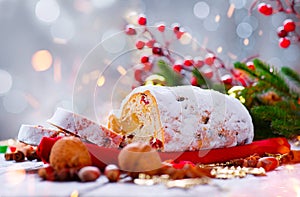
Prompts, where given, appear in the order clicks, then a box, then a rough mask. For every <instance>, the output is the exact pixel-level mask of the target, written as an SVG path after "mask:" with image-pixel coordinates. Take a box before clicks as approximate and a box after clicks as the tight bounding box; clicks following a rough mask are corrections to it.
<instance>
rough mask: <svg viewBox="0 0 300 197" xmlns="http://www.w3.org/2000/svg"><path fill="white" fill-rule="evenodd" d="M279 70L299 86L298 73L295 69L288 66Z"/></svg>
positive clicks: (299, 76) (299, 77)
mask: <svg viewBox="0 0 300 197" xmlns="http://www.w3.org/2000/svg"><path fill="white" fill-rule="evenodd" d="M281 72H282V73H283V74H284V75H285V76H286V77H288V78H289V79H290V80H291V81H293V82H294V83H296V85H297V86H300V75H299V74H298V73H297V72H296V71H294V70H292V69H291V68H289V67H282V68H281Z"/></svg>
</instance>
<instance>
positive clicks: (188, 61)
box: [183, 57, 194, 66]
mask: <svg viewBox="0 0 300 197" xmlns="http://www.w3.org/2000/svg"><path fill="white" fill-rule="evenodd" d="M193 64H194V60H193V59H192V57H186V58H185V60H184V62H183V65H185V66H193Z"/></svg>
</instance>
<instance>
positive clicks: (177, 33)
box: [176, 28, 184, 39]
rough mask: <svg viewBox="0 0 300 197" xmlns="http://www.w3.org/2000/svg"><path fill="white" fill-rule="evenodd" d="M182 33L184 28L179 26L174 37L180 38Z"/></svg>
mask: <svg viewBox="0 0 300 197" xmlns="http://www.w3.org/2000/svg"><path fill="white" fill-rule="evenodd" d="M183 34H184V30H183V29H181V28H180V29H179V31H178V32H176V38H177V39H180V38H181V36H182V35H183Z"/></svg>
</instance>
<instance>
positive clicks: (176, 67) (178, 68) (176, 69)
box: [173, 64, 182, 73]
mask: <svg viewBox="0 0 300 197" xmlns="http://www.w3.org/2000/svg"><path fill="white" fill-rule="evenodd" d="M173 70H174V71H175V72H178V73H180V72H181V70H182V65H180V64H175V65H173Z"/></svg>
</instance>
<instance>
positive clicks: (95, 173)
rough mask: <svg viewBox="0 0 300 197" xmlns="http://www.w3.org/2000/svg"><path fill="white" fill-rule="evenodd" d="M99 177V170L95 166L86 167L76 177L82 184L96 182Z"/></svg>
mask: <svg viewBox="0 0 300 197" xmlns="http://www.w3.org/2000/svg"><path fill="white" fill-rule="evenodd" d="M100 175H101V172H100V170H99V169H98V168H97V167H95V166H86V167H83V168H81V169H80V170H79V172H78V177H79V179H80V180H81V181H82V182H89V181H95V180H97V179H98V178H99V177H100Z"/></svg>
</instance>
